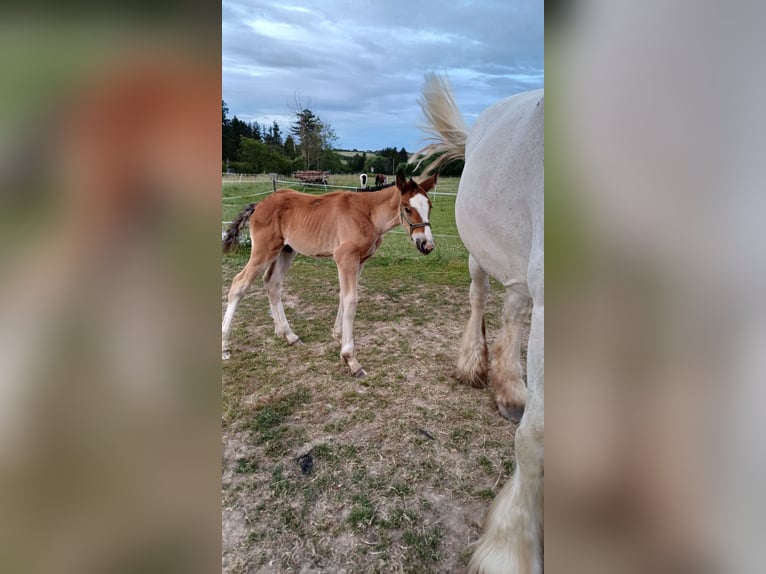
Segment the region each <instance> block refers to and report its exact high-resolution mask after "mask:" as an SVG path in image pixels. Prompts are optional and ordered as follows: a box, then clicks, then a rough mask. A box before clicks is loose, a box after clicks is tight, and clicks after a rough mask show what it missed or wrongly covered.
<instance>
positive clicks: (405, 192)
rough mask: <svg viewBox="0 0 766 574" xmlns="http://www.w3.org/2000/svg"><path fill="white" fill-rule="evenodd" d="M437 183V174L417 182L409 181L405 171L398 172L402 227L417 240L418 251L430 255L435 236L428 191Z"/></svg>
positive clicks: (397, 181)
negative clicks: (432, 229)
mask: <svg viewBox="0 0 766 574" xmlns="http://www.w3.org/2000/svg"><path fill="white" fill-rule="evenodd" d="M435 184H436V174H434V175H432V176H431V177H429V178H428V179H426V180H424V181H422V182H420V183H416V182H415V181H414V180H413V179H410V180H409V181H407V178H406V177H404V173H403V172H402V171H401V170H399V173H397V174H396V187H397V188H399V191H400V192H401V197H400V199H399V219H400V220H401V222H402V227H404V229H406V230H407V232H408V233H409V235H410V239H412V240H413V241H414V242H415V245H416V246H417V248H418V251H420V252H421V253H423V254H424V255H428V254H429V253H431V251H433V250H434V247H435V246H434V236H433V235H431V223H430V222H429V216H430V214H431V199H430V198H429V197H428V191H429V190H431V189H433V187H434V185H435Z"/></svg>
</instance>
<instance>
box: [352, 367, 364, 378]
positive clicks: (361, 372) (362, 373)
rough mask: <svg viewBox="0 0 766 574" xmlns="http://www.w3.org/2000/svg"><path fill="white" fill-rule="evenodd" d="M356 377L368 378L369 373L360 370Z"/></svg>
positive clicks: (355, 374)
mask: <svg viewBox="0 0 766 574" xmlns="http://www.w3.org/2000/svg"><path fill="white" fill-rule="evenodd" d="M354 376H355V377H356V378H357V379H361V378H362V377H366V376H367V371H365V370H364V369H359V370H358V371H357V372H356V373H354Z"/></svg>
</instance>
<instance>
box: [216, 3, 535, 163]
mask: <svg viewBox="0 0 766 574" xmlns="http://www.w3.org/2000/svg"><path fill="white" fill-rule="evenodd" d="M222 11H223V23H222V26H223V30H222V32H223V45H222V51H223V61H222V79H221V82H222V87H223V99H224V100H225V101H226V104H227V105H228V107H229V117H230V118H231V117H233V116H235V115H236V116H237V117H238V118H239V119H241V120H244V121H246V122H252V121H257V122H259V123H261V124H267V125H271V123H272V122H273V121H275V120H276V121H277V123H279V126H280V128H281V130H282V132H283V134H287V133H288V132H289V129H290V123H291V120H292V116H293V110H294V109H295V108H296V103H298V104H300V106H301V108H300V109H302V108H309V109H311V110H312V111H313V112H314V114H316V115H317V116H319V117H320V118H321V119H322V120H323V121H325V122H327V123H329V124H330V125H331V126H332V127H333V129H334V130H335V133H336V135H337V136H338V141H337V143H336V147H337V148H338V149H358V150H360V151H364V150H378V149H382V148H384V147H396V148H402V147H404V148H406V149H407V151H408V152H413V151H415V150H417V149H419V148H420V147H422V146H423V145H424V144H425V143H426V142H425V141H424V138H425V134H424V133H423V132H422V131H421V130H420V129H419V127H418V126H420V125H422V124H423V122H424V118H423V115H422V112H421V110H420V107H419V105H418V98H419V96H420V93H421V91H422V88H423V84H424V78H425V74H426V73H428V72H436V73H437V74H442V75H446V76H447V78H448V79H449V81H450V83H451V85H452V89H453V93H454V95H455V99H456V101H457V103H458V106H459V107H460V109H461V111H462V112H463V115H464V116H465V118H466V121H467V122H468V123H469V125H470V124H471V123H473V121H474V120H475V119H476V117H478V115H479V113H480V112H481V111H482V110H483V109H484V108H486V107H488V106H489V105H491V104H492V103H494V102H496V101H497V100H499V99H502V98H504V97H506V96H510V95H512V94H515V93H518V92H523V91H526V90H532V89H537V88H541V87H543V82H544V57H543V56H544V50H543V46H544V42H543V28H544V23H543V2H542V0H539V1H531V0H479V1H476V2H469V1H464V0H409V1H404V0H378V1H377V2H368V1H366V0H355V1H352V0H323V1H313V2H312V1H310V0H279V1H270V0H236V1H229V0H224V2H223V5H222Z"/></svg>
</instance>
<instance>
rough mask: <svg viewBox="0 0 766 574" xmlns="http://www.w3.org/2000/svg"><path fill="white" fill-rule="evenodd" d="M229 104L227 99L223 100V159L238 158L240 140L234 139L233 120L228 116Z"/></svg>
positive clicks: (232, 159)
mask: <svg viewBox="0 0 766 574" xmlns="http://www.w3.org/2000/svg"><path fill="white" fill-rule="evenodd" d="M228 115H229V106H227V105H226V101H225V100H221V146H222V152H223V153H222V159H223V160H224V161H228V160H231V161H234V160H235V159H237V147H238V146H239V140H238V139H234V132H233V131H232V128H231V120H230V119H229V118H228Z"/></svg>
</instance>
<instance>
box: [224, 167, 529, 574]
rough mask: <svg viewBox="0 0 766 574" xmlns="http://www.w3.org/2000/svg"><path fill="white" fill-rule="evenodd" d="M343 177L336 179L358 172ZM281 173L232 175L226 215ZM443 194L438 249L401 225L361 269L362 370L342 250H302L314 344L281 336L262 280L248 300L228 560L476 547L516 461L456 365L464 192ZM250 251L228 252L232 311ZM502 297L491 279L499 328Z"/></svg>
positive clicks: (438, 565)
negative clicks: (235, 179) (349, 345)
mask: <svg viewBox="0 0 766 574" xmlns="http://www.w3.org/2000/svg"><path fill="white" fill-rule="evenodd" d="M347 177H348V178H349V181H348V182H344V181H336V185H356V184H357V180H356V176H347ZM339 178H340V176H339ZM271 185H272V184H271V182H270V181H268V180H267V178H264V181H255V182H252V183H245V184H231V183H229V184H224V186H223V196H224V200H223V203H224V207H223V218H224V220H225V221H230V220H231V219H233V218H234V217H235V216H236V214H237V213H238V212H239V210H240V209H241V208H242V207H243V206H244V205H246V204H247V203H249V202H251V201H254V200H257V199H258V197H263V196H250V195H249V194H253V193H262V192H268V191H269V190H270V189H271ZM297 189H301V188H300V187H297ZM456 189H457V179H449V178H445V179H443V180H440V182H439V184H438V186H437V190H436V191H437V192H440V193H454V192H455V191H456ZM243 195H247V196H248V197H241V196H243ZM433 200H434V208H433V211H432V214H431V221H432V229H433V233H434V235H435V239H436V250H435V251H434V252H433V253H432V254H431V255H428V256H423V255H421V254H419V253H418V252H417V250H416V249H415V247H414V245H413V244H412V243H411V242H410V241H409V239H408V238H407V236H406V234H405V233H404V231H403V230H402V229H401V228H395V229H394V230H393V231H391V232H389V233H388V234H387V235H386V236H385V239H384V241H383V244H382V246H381V248H380V249H379V251H378V253H377V254H376V255H375V256H374V257H373V258H372V259H371V260H370V261H369V262H368V263H367V265H366V267H365V269H364V273H363V275H362V279H361V284H360V297H359V306H358V310H357V318H356V323H355V341H356V349H357V358H358V359H359V360H360V362H361V363H362V365H363V366H364V368H365V369H366V371H367V372H368V376H367V377H365V378H362V379H356V378H353V377H351V376H350V374H349V373H348V371H347V368H346V366H345V365H344V364H343V363H342V361H341V359H340V357H339V345H338V343H337V342H336V341H335V340H333V339H332V337H331V336H330V330H331V328H332V325H333V322H334V319H335V312H336V310H337V304H338V281H337V271H336V268H335V264H334V263H333V261H332V260H331V259H318V260H315V259H309V258H305V257H301V256H299V257H297V258H296V259H295V262H294V263H293V266H292V267H291V269H290V272H289V273H288V275H287V279H286V281H285V289H284V302H285V308H286V313H287V317H288V320H289V321H290V323H291V325H292V327H293V330H294V331H295V332H296V333H297V334H298V335H299V336H300V337H301V340H302V341H303V343H304V344H303V345H300V346H294V347H291V346H289V345H288V344H287V343H286V342H285V341H284V340H282V339H277V338H276V337H275V335H274V333H273V321H272V319H271V317H270V316H269V312H268V302H267V300H266V297H265V294H264V293H263V289H262V287H261V285H260V284H258V285H256V287H255V288H254V289H253V291H252V292H251V294H250V295H248V296H247V297H246V298H245V299H244V300H243V301H242V303H241V305H240V308H239V310H238V314H237V316H236V318H235V321H234V326H233V330H232V358H231V359H230V360H228V361H226V362H225V363H224V365H223V380H222V393H223V484H222V513H223V516H222V519H223V570H224V571H225V572H348V573H355V572H381V573H383V572H412V573H415V572H455V571H460V570H462V569H464V567H465V565H466V564H467V560H468V558H469V556H470V551H468V550H467V546H468V545H469V543H471V542H472V541H474V540H475V539H476V538H477V537H478V535H479V534H480V531H481V525H482V523H483V520H484V515H485V513H486V510H487V508H488V506H489V504H490V502H491V500H492V498H493V497H494V496H495V494H496V493H497V492H498V490H499V488H500V487H502V485H503V484H504V482H505V481H506V480H507V479H508V477H509V475H510V473H511V471H512V469H513V458H512V451H511V446H512V442H513V441H512V437H513V432H514V429H515V427H514V426H513V425H511V424H510V423H508V422H506V421H505V420H504V419H502V418H501V417H500V416H499V415H498V414H497V409H496V407H495V405H494V400H493V399H492V397H491V395H490V392H489V391H488V390H477V389H470V388H467V387H464V386H462V385H460V384H458V383H457V382H456V381H455V380H454V378H453V376H452V370H453V361H454V357H455V354H456V349H457V345H458V343H459V340H460V335H461V331H462V327H463V325H464V323H465V321H466V320H467V318H468V313H469V308H468V286H469V283H470V278H469V276H468V271H467V252H466V251H465V248H464V247H463V245H462V242H461V241H460V239H459V238H458V237H457V231H456V228H455V223H454V197H452V196H450V195H436V196H434V198H433ZM247 257H248V253H247V251H244V250H243V251H241V252H238V253H234V254H232V255H228V256H224V257H223V260H222V271H223V288H222V310H223V306H225V298H226V293H227V291H228V287H229V285H230V283H231V279H232V277H233V276H234V275H235V274H236V273H237V272H238V271H239V270H240V269H241V268H242V266H243V265H244V264H245V262H246V261H247ZM499 310H500V290H499V289H497V285H493V291H492V294H491V295H490V299H489V303H488V314H487V327H488V336H489V338H490V340H491V339H492V336H493V334H494V332H495V331H496V329H497V327H498V323H497V322H498V318H499Z"/></svg>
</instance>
